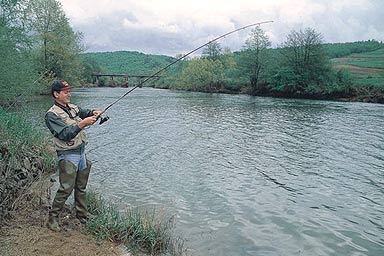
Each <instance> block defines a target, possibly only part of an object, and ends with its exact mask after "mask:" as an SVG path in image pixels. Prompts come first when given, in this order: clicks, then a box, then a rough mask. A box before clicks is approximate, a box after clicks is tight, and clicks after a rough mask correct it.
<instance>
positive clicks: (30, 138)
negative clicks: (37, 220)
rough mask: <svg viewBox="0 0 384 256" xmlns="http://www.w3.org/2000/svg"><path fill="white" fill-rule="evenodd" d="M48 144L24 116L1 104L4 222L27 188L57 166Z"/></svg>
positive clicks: (0, 170) (1, 217)
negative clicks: (8, 110)
mask: <svg viewBox="0 0 384 256" xmlns="http://www.w3.org/2000/svg"><path fill="white" fill-rule="evenodd" d="M47 145H48V142H47V140H46V139H45V138H44V136H43V135H42V134H41V133H39V132H38V131H37V130H36V129H35V128H34V127H33V126H32V125H31V124H30V123H29V122H27V121H26V120H25V119H24V118H23V117H22V116H20V115H18V114H15V113H11V112H7V111H5V110H4V109H3V108H1V107H0V226H1V225H2V224H3V223H4V222H5V220H6V219H7V218H9V217H11V216H12V214H13V213H14V212H15V211H16V208H17V207H16V205H17V204H16V202H17V201H18V199H20V198H23V193H24V191H26V189H28V188H29V187H30V186H31V185H32V184H33V183H34V182H35V181H36V180H38V179H39V178H40V177H41V176H42V174H43V173H44V172H46V171H47V170H51V169H52V168H53V167H54V166H55V157H54V154H53V151H52V150H51V149H50V148H49V147H47Z"/></svg>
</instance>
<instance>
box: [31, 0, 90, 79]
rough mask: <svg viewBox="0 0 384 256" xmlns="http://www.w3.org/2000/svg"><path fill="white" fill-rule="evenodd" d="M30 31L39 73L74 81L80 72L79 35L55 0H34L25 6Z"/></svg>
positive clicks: (80, 48)
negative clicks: (51, 74) (26, 7)
mask: <svg viewBox="0 0 384 256" xmlns="http://www.w3.org/2000/svg"><path fill="white" fill-rule="evenodd" d="M28 17H29V25H30V28H31V33H32V35H33V38H34V40H35V46H36V51H35V59H36V61H37V62H38V64H39V65H38V72H40V73H46V72H53V73H54V74H55V76H56V77H57V78H65V79H67V80H72V81H76V80H78V79H79V77H80V75H81V72H82V65H81V64H82V61H81V58H80V53H81V52H82V50H83V49H82V48H83V47H82V45H81V43H80V41H81V38H82V35H81V33H76V32H74V31H73V30H72V28H71V27H70V25H69V22H68V18H67V17H66V16H65V13H64V11H63V9H62V5H61V3H60V2H59V1H57V0H33V1H30V3H29V5H28Z"/></svg>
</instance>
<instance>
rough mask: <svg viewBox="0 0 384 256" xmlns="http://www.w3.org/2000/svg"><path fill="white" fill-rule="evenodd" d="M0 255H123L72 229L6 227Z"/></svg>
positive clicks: (113, 247)
mask: <svg viewBox="0 0 384 256" xmlns="http://www.w3.org/2000/svg"><path fill="white" fill-rule="evenodd" d="M0 255H1V256H21V255H23V256H45V255H46V256H48V255H49V256H59V255H60V256H72V255H73V256H75V255H76V256H78V255H87V256H88V255H89V256H96V255H123V252H122V250H120V249H119V248H117V247H116V246H115V245H114V244H111V243H108V242H100V243H99V242H97V241H96V240H95V239H93V238H91V237H89V236H86V235H85V234H82V233H81V232H79V231H76V230H72V231H66V232H59V233H55V232H53V231H50V230H48V229H47V228H45V227H39V226H24V225H21V226H19V227H11V228H6V229H3V230H2V231H1V234H0Z"/></svg>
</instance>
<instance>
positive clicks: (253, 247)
mask: <svg viewBox="0 0 384 256" xmlns="http://www.w3.org/2000/svg"><path fill="white" fill-rule="evenodd" d="M125 92H126V89H119V88H115V89H103V88H97V89H79V90H76V91H74V92H73V96H74V97H73V102H75V103H78V104H79V105H80V106H83V107H91V108H94V107H99V108H104V107H106V106H107V105H108V104H110V103H111V102H113V101H114V100H115V99H116V98H117V97H119V96H121V95H122V94H123V93H125ZM383 110H384V106H383V105H377V104H364V103H340V102H326V101H310V100H294V99H272V98H259V97H249V96H244V95H242V96H238V95H215V94H203V93H189V92H173V91H168V90H155V89H146V88H143V89H137V90H135V91H134V92H133V93H131V94H130V95H128V96H127V97H126V98H124V99H123V100H121V101H120V102H119V103H117V104H116V105H114V106H113V107H112V108H111V109H109V110H108V115H109V116H110V117H111V119H110V120H109V121H108V122H107V123H105V124H103V125H102V126H98V125H96V126H94V127H91V128H90V129H88V134H89V135H90V144H89V145H88V150H89V153H88V156H89V157H90V158H91V159H93V161H94V162H95V164H94V170H93V171H94V172H93V174H92V175H91V176H92V177H91V180H90V183H91V186H92V187H94V188H97V190H98V191H101V192H103V193H104V195H105V196H106V197H108V198H111V199H113V200H117V201H118V202H121V203H122V204H126V205H128V206H135V207H136V206H139V207H153V206H156V207H157V208H166V209H168V210H169V211H170V212H171V213H172V214H174V215H175V218H176V226H177V229H178V230H179V231H180V232H182V233H183V236H184V237H186V238H187V246H189V247H190V248H192V250H191V253H192V254H193V255H262V256H263V255H335V256H339V255H372V256H373V255H375V256H379V255H384V221H383V216H384V199H383V198H384V197H383V195H384V175H383V170H384V132H383V130H382V127H384V111H383Z"/></svg>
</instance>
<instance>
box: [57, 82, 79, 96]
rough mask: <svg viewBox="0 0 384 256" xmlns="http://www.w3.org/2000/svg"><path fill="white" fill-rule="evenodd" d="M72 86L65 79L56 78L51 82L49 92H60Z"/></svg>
mask: <svg viewBox="0 0 384 256" xmlns="http://www.w3.org/2000/svg"><path fill="white" fill-rule="evenodd" d="M72 88H74V86H70V85H69V84H68V83H67V81H65V80H56V81H55V82H53V84H52V86H51V94H52V96H54V95H53V92H60V91H65V90H69V89H72Z"/></svg>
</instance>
